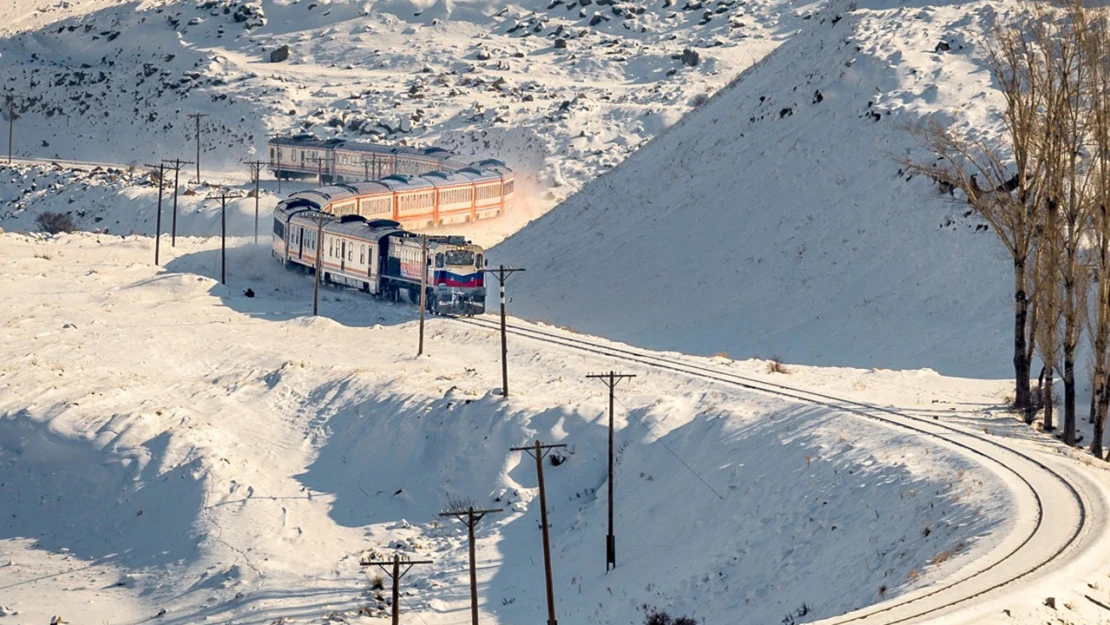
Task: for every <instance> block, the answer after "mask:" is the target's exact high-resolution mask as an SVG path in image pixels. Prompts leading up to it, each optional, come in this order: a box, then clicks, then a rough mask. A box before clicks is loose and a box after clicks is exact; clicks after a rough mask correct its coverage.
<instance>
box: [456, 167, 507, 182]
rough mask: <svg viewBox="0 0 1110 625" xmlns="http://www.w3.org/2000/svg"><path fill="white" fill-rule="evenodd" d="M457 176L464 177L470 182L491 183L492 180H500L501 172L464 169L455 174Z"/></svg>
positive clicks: (473, 168) (471, 168)
mask: <svg viewBox="0 0 1110 625" xmlns="http://www.w3.org/2000/svg"><path fill="white" fill-rule="evenodd" d="M456 174H458V175H459V176H466V178H467V179H468V180H470V181H471V182H492V181H494V180H501V178H502V174H501V172H498V171H494V170H492V169H478V168H476V167H464V168H462V169H460V170H459V171H457V172H456Z"/></svg>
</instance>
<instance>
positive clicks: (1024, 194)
mask: <svg viewBox="0 0 1110 625" xmlns="http://www.w3.org/2000/svg"><path fill="white" fill-rule="evenodd" d="M1027 21H1030V22H1031V21H1034V20H1033V19H1030V20H1027ZM987 51H988V54H987V61H988V65H989V67H990V70H991V74H992V75H993V76H994V78H995V80H996V81H997V83H998V84H999V86H1000V87H1001V91H1002V94H1003V97H1004V100H1005V104H1006V106H1005V109H1004V110H1003V112H1002V121H1003V125H1004V127H1005V137H1004V140H1003V141H1000V142H992V141H989V140H987V139H976V138H968V137H963V136H961V135H958V134H956V133H955V132H953V131H951V130H950V129H949V128H947V127H945V126H943V125H942V124H940V123H939V122H937V121H932V122H931V123H927V124H925V125H921V126H915V127H910V128H909V131H910V133H911V134H912V135H914V137H915V138H916V139H917V141H918V143H919V144H920V145H921V146H922V147H924V148H926V149H928V150H929V151H930V152H932V153H933V154H934V155H935V156H936V157H937V159H938V160H936V161H933V162H928V163H923V162H917V161H912V160H911V161H906V162H904V163H903V164H904V166H905V167H906V168H908V169H909V170H911V171H917V172H920V173H923V174H925V175H927V176H929V177H931V178H932V179H933V180H935V181H937V182H938V183H939V184H941V185H942V186H947V187H949V188H952V189H958V190H960V191H962V193H963V195H964V196H965V197H966V200H967V202H968V203H969V204H970V205H971V206H972V207H973V208H974V209H975V210H976V211H977V212H978V213H979V214H980V215H981V216H982V217H983V219H984V220H985V221H986V222H987V223H988V224H989V225H990V227H991V229H992V230H993V231H994V233H995V234H996V235H997V236H998V238H999V240H1000V241H1001V242H1002V244H1003V246H1004V247H1005V248H1006V251H1007V252H1008V253H1009V254H1010V257H1011V259H1012V260H1013V269H1014V353H1013V366H1014V387H1015V392H1014V407H1015V408H1016V409H1018V410H1020V411H1022V412H1025V413H1027V414H1028V412H1029V410H1030V407H1031V405H1032V404H1031V402H1030V367H1031V362H1032V357H1033V349H1034V348H1033V345H1032V341H1031V340H1030V333H1029V327H1028V326H1029V314H1030V301H1029V293H1028V291H1027V286H1028V284H1029V282H1030V277H1029V276H1028V272H1029V270H1030V267H1029V264H1030V256H1031V254H1032V252H1033V249H1034V246H1035V245H1036V239H1037V234H1038V228H1039V226H1040V224H1039V214H1038V213H1039V211H1040V209H1041V208H1042V202H1041V201H1040V200H1041V194H1042V193H1043V189H1044V185H1042V184H1040V182H1041V177H1042V176H1043V175H1044V169H1043V165H1042V163H1041V160H1040V158H1039V157H1038V152H1039V150H1040V147H1041V145H1040V143H1041V142H1040V130H1041V127H1040V116H1039V113H1040V111H1041V108H1042V94H1041V74H1042V73H1043V72H1042V68H1043V62H1042V57H1041V56H1040V54H1039V53H1038V49H1037V46H1036V39H1035V38H1034V37H1033V36H1032V35H1031V33H1030V31H1029V29H1027V28H1025V27H1024V24H1021V23H1019V24H1014V25H1003V26H998V27H996V28H995V30H994V33H993V37H992V42H991V43H990V44H989V45H988V46H987ZM980 181H982V183H985V186H983V184H982V183H981V182H980Z"/></svg>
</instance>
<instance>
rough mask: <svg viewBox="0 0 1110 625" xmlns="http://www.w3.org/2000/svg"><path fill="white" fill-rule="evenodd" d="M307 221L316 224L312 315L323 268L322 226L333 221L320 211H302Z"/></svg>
mask: <svg viewBox="0 0 1110 625" xmlns="http://www.w3.org/2000/svg"><path fill="white" fill-rule="evenodd" d="M303 215H304V217H306V218H307V219H308V220H309V221H311V222H312V223H314V224H316V250H315V251H316V271H315V273H316V284H315V286H313V289H312V316H313V317H315V316H316V315H317V313H318V312H319V310H320V274H321V272H322V271H323V268H324V262H323V261H324V226H325V225H326V224H329V223H331V222H332V221H335V216H334V215H329V214H328V213H324V212H321V211H312V212H306V213H303Z"/></svg>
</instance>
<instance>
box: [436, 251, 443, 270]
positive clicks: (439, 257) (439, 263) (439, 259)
mask: <svg viewBox="0 0 1110 625" xmlns="http://www.w3.org/2000/svg"><path fill="white" fill-rule="evenodd" d="M436 267H440V268H442V267H443V254H436Z"/></svg>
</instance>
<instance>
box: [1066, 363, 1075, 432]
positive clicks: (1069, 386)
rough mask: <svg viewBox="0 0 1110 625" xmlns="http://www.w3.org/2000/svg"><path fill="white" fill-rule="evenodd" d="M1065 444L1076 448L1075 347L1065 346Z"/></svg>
mask: <svg viewBox="0 0 1110 625" xmlns="http://www.w3.org/2000/svg"><path fill="white" fill-rule="evenodd" d="M1064 443H1065V444H1066V445H1068V446H1069V447H1072V446H1075V347H1074V346H1072V345H1064Z"/></svg>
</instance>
